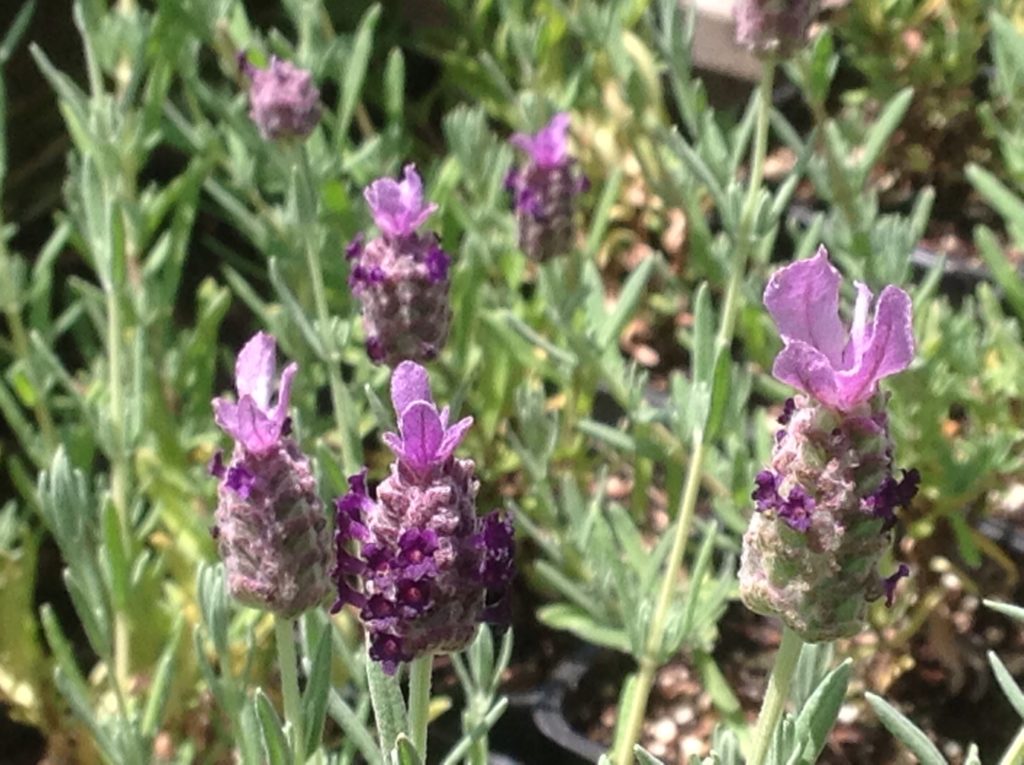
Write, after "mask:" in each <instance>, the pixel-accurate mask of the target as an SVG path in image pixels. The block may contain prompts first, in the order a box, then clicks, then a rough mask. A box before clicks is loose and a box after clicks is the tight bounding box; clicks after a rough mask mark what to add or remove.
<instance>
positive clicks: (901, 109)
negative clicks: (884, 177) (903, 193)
mask: <svg viewBox="0 0 1024 765" xmlns="http://www.w3.org/2000/svg"><path fill="white" fill-rule="evenodd" d="M913 100H914V89H913V88H910V87H907V88H904V89H903V90H901V91H900V92H899V93H897V94H896V95H894V96H893V97H892V98H890V99H889V102H888V103H887V104H886V105H885V107H883V109H882V112H881V114H879V115H878V119H877V120H875V124H874V125H872V126H871V129H870V131H869V132H868V137H867V140H866V141H865V142H864V151H863V154H862V155H861V158H860V172H861V173H862V174H867V173H868V171H870V170H871V168H873V167H874V166H875V163H876V162H878V158H879V156H881V154H882V150H883V149H884V148H885V145H886V143H888V141H889V138H891V137H892V134H893V133H894V132H895V131H896V128H898V127H899V125H900V122H902V121H903V116H904V115H905V114H906V113H907V109H909V108H910V102H911V101H913Z"/></svg>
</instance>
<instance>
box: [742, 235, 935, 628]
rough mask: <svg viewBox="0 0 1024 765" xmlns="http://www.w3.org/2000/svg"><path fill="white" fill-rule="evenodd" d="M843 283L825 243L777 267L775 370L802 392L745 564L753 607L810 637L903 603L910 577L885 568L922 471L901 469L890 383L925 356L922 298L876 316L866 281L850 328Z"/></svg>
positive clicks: (759, 480)
mask: <svg viewBox="0 0 1024 765" xmlns="http://www.w3.org/2000/svg"><path fill="white" fill-rule="evenodd" d="M839 286H840V277H839V272H838V271H836V269H835V268H833V267H832V266H831V265H830V264H829V262H828V255H827V253H826V252H825V250H824V249H823V248H822V249H820V250H819V251H818V254H817V256H816V257H814V258H811V259H810V260H805V261H801V262H798V263H794V264H793V265H790V266H787V267H786V268H783V269H781V270H779V271H778V272H776V274H775V275H774V276H773V277H772V279H771V281H770V282H769V284H768V287H767V288H766V289H765V295H764V302H765V305H766V306H767V308H768V311H769V312H770V313H771V315H772V317H773V318H774V319H775V322H776V324H777V325H778V328H779V333H780V334H781V335H782V339H783V342H784V343H785V347H784V348H783V349H782V351H781V352H780V353H779V355H778V356H777V357H776V359H775V366H774V369H773V373H774V374H775V376H776V377H777V378H778V379H779V380H781V381H783V382H785V383H789V384H790V385H793V386H794V387H796V388H798V389H800V390H801V391H802V393H801V394H800V395H797V396H795V397H794V398H793V399H791V400H790V401H787V403H786V406H785V408H784V411H783V414H782V417H780V418H779V423H780V424H781V425H782V426H783V427H782V430H780V431H778V432H777V433H776V439H775V444H774V447H773V451H772V464H771V468H770V469H766V470H762V471H761V472H760V473H758V474H757V477H756V479H755V484H756V487H755V490H754V492H753V494H752V495H751V498H752V499H753V500H754V504H755V509H756V511H757V512H755V513H754V515H753V517H752V518H751V521H750V527H749V528H748V529H747V532H746V534H745V535H744V537H743V555H742V559H741V564H740V594H741V596H742V598H743V601H744V603H746V604H747V606H748V607H750V608H751V609H752V610H754V611H756V612H758V613H762V614H774V615H777V616H779V617H781V618H782V619H783V621H784V622H785V623H786V624H787V625H788V626H789V627H791V628H792V629H793V630H795V631H796V632H797V633H799V634H800V635H801V637H803V639H804V640H807V641H810V642H817V641H820V640H830V639H833V638H836V637H845V636H850V635H853V634H856V633H857V632H858V631H860V629H862V628H863V624H864V614H865V608H866V605H865V604H866V602H867V601H870V600H873V599H876V598H878V597H880V596H881V595H883V594H885V595H886V597H887V599H890V600H891V594H892V592H893V588H894V587H895V582H896V579H898V578H899V576H896V577H895V578H893V577H890V578H888V579H885V580H882V579H880V578H879V576H878V574H877V573H876V568H877V565H878V562H879V560H880V558H881V556H882V554H883V553H884V552H885V550H886V549H887V548H888V547H889V546H890V545H891V537H890V534H889V532H890V531H891V529H892V527H893V526H894V525H895V523H896V515H895V510H896V509H897V508H899V507H904V508H905V507H907V506H908V505H909V504H910V502H911V501H912V500H913V497H914V495H915V494H916V492H917V486H918V484H919V482H920V476H919V475H918V473H917V471H916V470H911V471H906V472H904V474H903V478H902V479H901V480H896V478H895V477H894V475H893V472H894V467H893V456H892V455H893V448H892V442H891V439H890V437H889V426H888V417H887V416H886V412H885V407H886V404H887V396H886V395H885V394H884V393H881V392H880V391H879V390H878V381H879V380H881V379H882V378H884V377H887V376H889V375H892V374H896V373H897V372H900V371H902V370H903V369H906V368H907V366H908V365H909V364H910V362H911V360H912V358H913V353H914V339H913V335H912V334H911V315H910V314H911V306H910V298H909V297H908V296H907V294H906V293H905V292H903V290H901V289H898V288H897V287H886V288H885V289H884V290H882V293H881V296H880V297H879V299H878V302H877V305H876V306H875V312H874V317H873V318H872V319H871V320H870V322H869V312H870V308H871V303H872V295H871V292H870V291H869V290H868V288H867V287H865V286H864V285H862V284H858V285H857V303H856V306H855V308H854V315H853V323H852V326H851V327H850V328H849V330H848V329H847V328H846V327H845V326H844V324H843V322H842V321H841V319H840V317H839ZM900 570H901V571H902V569H900Z"/></svg>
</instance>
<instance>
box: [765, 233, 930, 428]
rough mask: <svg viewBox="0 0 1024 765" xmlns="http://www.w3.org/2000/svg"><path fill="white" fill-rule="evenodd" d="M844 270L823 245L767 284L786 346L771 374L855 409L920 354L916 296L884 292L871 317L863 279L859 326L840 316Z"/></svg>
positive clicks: (893, 290) (771, 308)
mask: <svg viewBox="0 0 1024 765" xmlns="http://www.w3.org/2000/svg"><path fill="white" fill-rule="evenodd" d="M840 281H841V278H840V276H839V272H838V271H837V270H836V269H835V268H834V267H833V266H832V264H831V263H829V262H828V252H827V251H826V250H825V248H824V247H820V248H819V249H818V254H817V255H816V256H815V257H813V258H810V259H808V260H802V261H799V262H797V263H794V264H792V265H790V266H787V267H786V268H783V269H780V270H779V271H777V272H776V273H775V275H774V276H773V277H772V279H771V281H770V282H768V287H767V289H765V292H764V304H765V306H766V307H767V308H768V312H769V313H771V315H772V318H773V319H775V323H776V324H777V325H778V327H779V334H780V335H782V339H783V342H785V348H783V350H782V352H781V353H780V354H779V355H778V356H777V357H776V358H775V366H774V368H773V369H772V374H774V375H775V377H777V378H778V379H779V380H781V381H782V382H784V383H788V384H789V385H792V386H793V387H795V388H799V389H800V390H802V391H804V392H805V393H807V394H809V395H811V396H813V397H814V398H816V399H817V400H818V401H820V402H821V403H823V404H825V405H826V406H830V407H832V408H834V409H840V410H843V411H849V410H850V409H852V408H854V407H856V406H857V405H858V404H861V403H863V402H865V401H867V400H868V399H869V398H871V397H872V396H873V395H874V393H875V391H876V390H877V388H878V381H879V380H881V379H882V378H883V377H888V376H889V375H893V374H896V373H897V372H902V371H903V370H904V369H906V368H907V366H908V365H909V364H910V362H911V360H912V359H913V358H914V335H913V331H912V328H911V322H910V296H909V295H907V293H906V292H904V291H903V290H901V289H900V288H899V287H892V286H889V287H886V288H885V289H884V290H882V294H881V296H880V297H879V298H878V303H877V305H876V306H875V315H874V318H873V320H872V321H871V323H870V324H869V323H868V312H869V310H870V308H871V302H872V294H871V290H869V289H868V288H867V286H866V285H864V284H861V283H859V282H857V283H856V287H857V304H856V306H855V307H854V312H853V325H852V326H851V328H850V330H849V331H847V329H846V327H844V326H843V322H842V320H841V319H840V317H839V284H840Z"/></svg>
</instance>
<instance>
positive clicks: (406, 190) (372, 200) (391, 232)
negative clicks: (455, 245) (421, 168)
mask: <svg viewBox="0 0 1024 765" xmlns="http://www.w3.org/2000/svg"><path fill="white" fill-rule="evenodd" d="M403 176H404V177H403V179H402V180H401V181H395V180H393V179H391V178H380V179H378V180H376V181H374V182H373V183H371V184H370V185H369V186H368V187H367V188H366V190H365V191H364V192H363V196H364V197H365V198H366V202H367V204H369V205H370V213H371V214H372V215H373V220H374V222H375V223H376V224H377V228H379V229H380V231H381V233H382V234H384V235H385V236H390V237H404V236H409V235H410V234H412V233H414V232H415V231H416V229H417V228H419V227H420V226H422V225H423V224H424V223H425V222H426V220H427V218H429V217H430V216H431V214H432V213H433V212H434V211H435V210H437V205H436V204H434V203H433V202H430V203H425V202H424V200H423V181H422V180H421V179H420V176H419V173H417V172H416V165H412V164H409V165H406V166H405V170H404V171H403Z"/></svg>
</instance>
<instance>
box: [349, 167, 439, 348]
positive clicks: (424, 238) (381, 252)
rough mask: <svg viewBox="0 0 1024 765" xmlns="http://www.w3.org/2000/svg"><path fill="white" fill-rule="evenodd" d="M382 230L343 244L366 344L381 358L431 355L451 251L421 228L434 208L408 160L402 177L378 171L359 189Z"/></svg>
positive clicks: (434, 346) (414, 168) (434, 343)
mask: <svg viewBox="0 0 1024 765" xmlns="http://www.w3.org/2000/svg"><path fill="white" fill-rule="evenodd" d="M364 196H365V197H366V202H367V204H369V206H370V212H371V213H372V214H373V219H374V222H375V223H376V224H377V228H378V229H379V230H380V236H378V237H377V238H376V239H373V240H372V241H370V242H369V243H368V244H364V242H363V239H362V237H357V238H356V239H355V240H354V241H353V242H352V243H351V244H350V245H349V247H348V248H347V249H346V256H347V257H348V259H349V260H350V262H351V271H350V272H349V284H350V286H351V287H352V292H353V293H354V294H355V295H356V297H357V298H358V299H359V301H360V303H361V304H362V309H363V328H364V330H365V332H366V349H367V352H368V353H369V355H370V358H371V359H372V360H373V361H374V362H376V363H379V364H387V365H388V366H395V365H397V364H398V363H399V362H401V361H404V360H411V361H429V360H431V359H433V358H435V357H436V356H437V354H438V353H439V352H440V351H441V348H442V347H443V346H444V343H445V340H446V339H447V337H448V326H449V324H450V322H451V307H450V306H449V304H448V288H449V278H448V271H449V266H450V263H451V258H450V257H449V256H448V253H446V252H445V251H444V249H443V248H442V247H441V244H440V241H439V240H438V238H437V236H436V235H435V234H433V233H430V232H420V231H419V228H420V227H421V226H422V225H423V224H424V223H425V222H426V220H427V218H429V217H430V215H431V214H432V213H433V212H434V211H435V210H437V205H436V204H433V203H427V202H426V201H425V200H424V198H423V182H422V181H421V180H420V176H419V174H418V173H417V172H416V167H415V166H414V165H406V167H405V171H404V177H403V178H402V180H401V181H395V180H393V179H391V178H381V179H379V180H376V181H374V182H373V183H371V184H370V185H369V187H367V189H366V191H365V192H364Z"/></svg>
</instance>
